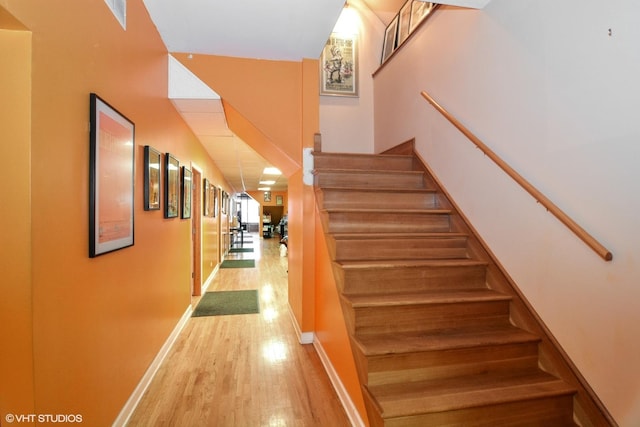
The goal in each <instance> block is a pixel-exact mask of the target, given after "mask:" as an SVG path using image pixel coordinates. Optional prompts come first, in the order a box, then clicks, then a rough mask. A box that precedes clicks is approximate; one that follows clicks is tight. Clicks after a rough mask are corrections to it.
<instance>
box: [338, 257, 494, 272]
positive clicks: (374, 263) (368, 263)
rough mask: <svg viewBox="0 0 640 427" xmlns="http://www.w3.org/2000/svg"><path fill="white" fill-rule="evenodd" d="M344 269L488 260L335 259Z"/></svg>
mask: <svg viewBox="0 0 640 427" xmlns="http://www.w3.org/2000/svg"><path fill="white" fill-rule="evenodd" d="M335 263H336V264H338V265H339V266H340V267H341V268H342V269H344V270H368V269H372V268H374V269H385V268H420V267H434V268H437V267H477V266H486V265H487V262H485V261H480V260H474V259H469V258H456V259H424V260H420V259H409V260H395V259H394V260H357V261H335Z"/></svg>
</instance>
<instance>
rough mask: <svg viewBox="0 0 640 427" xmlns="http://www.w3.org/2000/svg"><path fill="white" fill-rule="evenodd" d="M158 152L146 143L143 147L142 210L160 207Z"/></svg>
mask: <svg viewBox="0 0 640 427" xmlns="http://www.w3.org/2000/svg"><path fill="white" fill-rule="evenodd" d="M161 158H162V157H161V155H160V152H159V151H157V150H156V149H154V148H153V147H150V146H148V145H146V146H145V147H144V210H145V211H155V210H159V209H160V167H161V163H162V161H161Z"/></svg>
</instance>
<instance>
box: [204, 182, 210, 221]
mask: <svg viewBox="0 0 640 427" xmlns="http://www.w3.org/2000/svg"><path fill="white" fill-rule="evenodd" d="M209 185H210V184H209V180H208V179H207V178H205V179H203V180H202V215H203V216H209V208H210V206H209V205H210V204H211V197H210V196H209Z"/></svg>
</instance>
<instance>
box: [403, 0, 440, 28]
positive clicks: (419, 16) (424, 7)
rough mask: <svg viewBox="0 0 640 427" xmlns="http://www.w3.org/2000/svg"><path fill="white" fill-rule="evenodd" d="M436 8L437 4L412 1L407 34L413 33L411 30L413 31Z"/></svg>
mask: <svg viewBox="0 0 640 427" xmlns="http://www.w3.org/2000/svg"><path fill="white" fill-rule="evenodd" d="M437 6H438V4H437V3H431V2H428V1H414V2H413V3H411V20H410V23H409V32H410V33H411V32H413V30H415V29H416V28H417V27H418V25H420V23H421V22H422V21H424V20H425V18H426V17H427V16H429V15H430V14H431V12H433V11H434V10H435V9H436V7H437Z"/></svg>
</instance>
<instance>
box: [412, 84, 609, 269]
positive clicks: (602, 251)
mask: <svg viewBox="0 0 640 427" xmlns="http://www.w3.org/2000/svg"><path fill="white" fill-rule="evenodd" d="M420 94H421V95H422V96H423V97H424V99H426V100H427V101H429V103H430V104H431V105H433V107H434V108H435V109H436V110H438V111H439V112H440V113H441V114H442V115H443V116H444V117H445V118H446V119H447V120H449V121H450V122H451V124H453V125H454V126H455V127H456V128H458V130H460V132H462V133H463V134H464V135H465V136H466V137H467V138H469V139H470V140H471V142H473V143H474V144H475V146H476V147H478V148H479V149H480V150H481V151H482V152H483V153H484V154H485V155H486V156H487V157H489V158H490V159H491V160H493V162H494V163H495V164H496V165H498V166H499V167H500V169H502V170H503V171H504V172H505V173H506V174H507V175H509V176H510V177H511V178H512V179H513V180H514V181H516V182H517V183H518V184H520V186H521V187H522V188H524V189H525V190H526V191H527V193H529V194H531V196H532V197H533V198H534V199H536V200H537V201H538V203H540V204H542V206H544V207H545V208H546V209H547V211H549V212H551V213H552V214H553V215H554V216H555V217H556V218H558V219H559V220H560V222H562V223H563V224H564V225H566V226H567V227H568V228H569V229H570V230H571V231H573V233H574V234H575V235H576V236H578V237H579V238H580V239H581V240H582V241H583V242H584V243H586V244H587V246H589V247H590V248H591V249H593V250H594V251H595V252H596V253H597V254H598V255H600V256H601V257H602V258H603V259H604V260H605V261H611V260H612V259H613V254H612V253H611V252H610V251H609V250H608V249H607V248H605V247H604V246H603V245H602V244H601V243H600V242H598V241H597V240H596V239H595V238H594V237H593V236H591V235H590V234H589V233H587V232H586V231H585V229H584V228H582V227H580V226H579V225H578V224H577V223H576V222H575V221H574V220H572V219H571V218H570V217H569V216H568V215H567V214H566V213H564V212H563V211H562V210H561V209H560V208H559V207H558V206H556V205H555V204H554V203H553V202H552V201H551V200H549V199H548V198H547V197H546V196H545V195H544V194H542V193H541V192H540V191H538V189H537V188H535V187H534V186H533V185H531V184H530V183H529V182H528V181H527V180H526V179H524V178H523V177H522V175H520V174H519V173H518V172H516V171H515V170H514V169H513V168H512V167H511V166H509V165H508V164H507V163H505V162H504V160H502V159H501V158H500V157H498V155H497V154H496V153H494V152H493V151H492V150H491V149H490V148H489V147H487V146H486V145H485V144H484V143H483V142H482V141H481V140H480V139H478V137H476V136H475V135H474V134H473V133H472V132H471V131H470V130H469V129H467V128H466V127H465V126H464V125H463V124H462V123H460V122H459V121H458V120H457V119H456V118H455V117H453V116H452V115H451V114H450V113H449V112H448V111H447V110H445V109H444V108H443V107H442V106H441V105H440V104H438V103H437V102H436V100H435V99H433V98H432V97H431V95H429V94H428V93H427V92H425V91H422V92H420Z"/></svg>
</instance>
